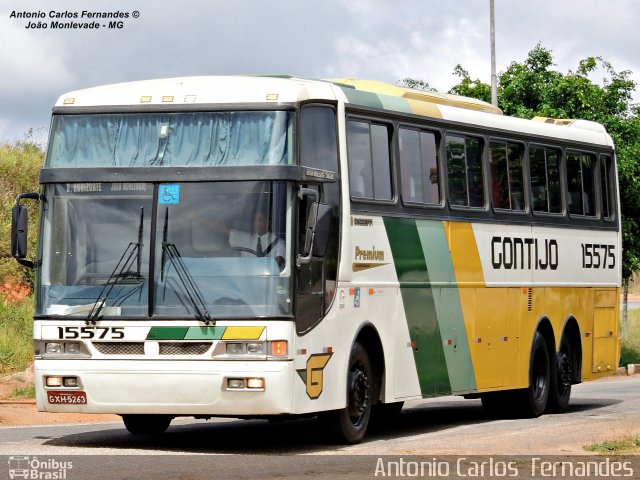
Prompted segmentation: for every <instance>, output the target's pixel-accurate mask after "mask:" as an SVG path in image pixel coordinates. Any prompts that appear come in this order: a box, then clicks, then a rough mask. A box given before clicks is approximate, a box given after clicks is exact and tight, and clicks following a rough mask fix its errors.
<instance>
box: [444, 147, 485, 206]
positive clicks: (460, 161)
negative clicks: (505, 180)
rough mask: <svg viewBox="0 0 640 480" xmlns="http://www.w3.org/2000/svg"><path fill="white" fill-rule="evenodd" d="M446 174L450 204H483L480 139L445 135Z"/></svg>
mask: <svg viewBox="0 0 640 480" xmlns="http://www.w3.org/2000/svg"><path fill="white" fill-rule="evenodd" d="M447 175H448V178H449V204H450V205H453V206H464V207H483V206H484V189H483V180H482V146H481V144H480V140H478V139H475V138H468V137H461V136H451V135H449V136H447Z"/></svg>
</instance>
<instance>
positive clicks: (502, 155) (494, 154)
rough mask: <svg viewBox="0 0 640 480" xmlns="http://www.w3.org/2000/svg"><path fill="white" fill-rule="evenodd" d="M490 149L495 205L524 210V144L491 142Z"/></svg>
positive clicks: (493, 202)
mask: <svg viewBox="0 0 640 480" xmlns="http://www.w3.org/2000/svg"><path fill="white" fill-rule="evenodd" d="M489 150H490V152H491V158H490V164H489V165H490V169H491V188H492V190H491V192H492V195H491V203H492V205H493V207H494V208H502V209H508V210H520V211H521V210H524V191H523V181H522V154H523V148H522V145H519V144H513V143H504V142H491V144H490V145H489Z"/></svg>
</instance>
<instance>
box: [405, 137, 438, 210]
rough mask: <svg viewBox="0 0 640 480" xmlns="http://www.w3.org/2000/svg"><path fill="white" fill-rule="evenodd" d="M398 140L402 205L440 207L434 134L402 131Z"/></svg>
mask: <svg viewBox="0 0 640 480" xmlns="http://www.w3.org/2000/svg"><path fill="white" fill-rule="evenodd" d="M398 138H399V145H400V169H401V175H402V199H403V200H404V201H405V202H413V203H422V204H431V205H437V204H439V203H440V179H439V177H440V176H439V175H438V153H437V152H438V148H437V142H436V136H435V134H434V133H431V132H424V131H418V130H413V129H409V128H401V129H400V130H399V134H398Z"/></svg>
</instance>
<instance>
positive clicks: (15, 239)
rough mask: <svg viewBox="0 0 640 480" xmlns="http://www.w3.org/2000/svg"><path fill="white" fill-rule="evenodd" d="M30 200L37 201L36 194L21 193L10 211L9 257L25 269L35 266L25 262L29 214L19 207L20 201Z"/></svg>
mask: <svg viewBox="0 0 640 480" xmlns="http://www.w3.org/2000/svg"><path fill="white" fill-rule="evenodd" d="M23 198H30V199H33V200H39V199H40V194H39V193H37V192H31V193H23V194H21V195H18V196H17V197H16V203H15V205H14V206H13V208H12V209H11V256H12V257H13V258H15V259H16V260H17V262H18V263H19V264H21V265H24V266H25V267H29V268H34V267H35V264H34V263H33V262H32V261H30V260H27V259H26V257H27V232H28V225H29V212H28V211H27V207H25V206H24V205H20V200H22V199H23Z"/></svg>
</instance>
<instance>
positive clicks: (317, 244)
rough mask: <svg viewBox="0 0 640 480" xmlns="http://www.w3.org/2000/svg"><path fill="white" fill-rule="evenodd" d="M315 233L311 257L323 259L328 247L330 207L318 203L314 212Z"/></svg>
mask: <svg viewBox="0 0 640 480" xmlns="http://www.w3.org/2000/svg"><path fill="white" fill-rule="evenodd" d="M315 223H316V229H315V230H316V231H315V234H314V237H313V247H312V249H311V256H313V257H316V258H324V256H325V255H326V253H327V245H329V230H330V229H331V206H330V205H326V204H324V203H318V209H317V212H316V221H315Z"/></svg>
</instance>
